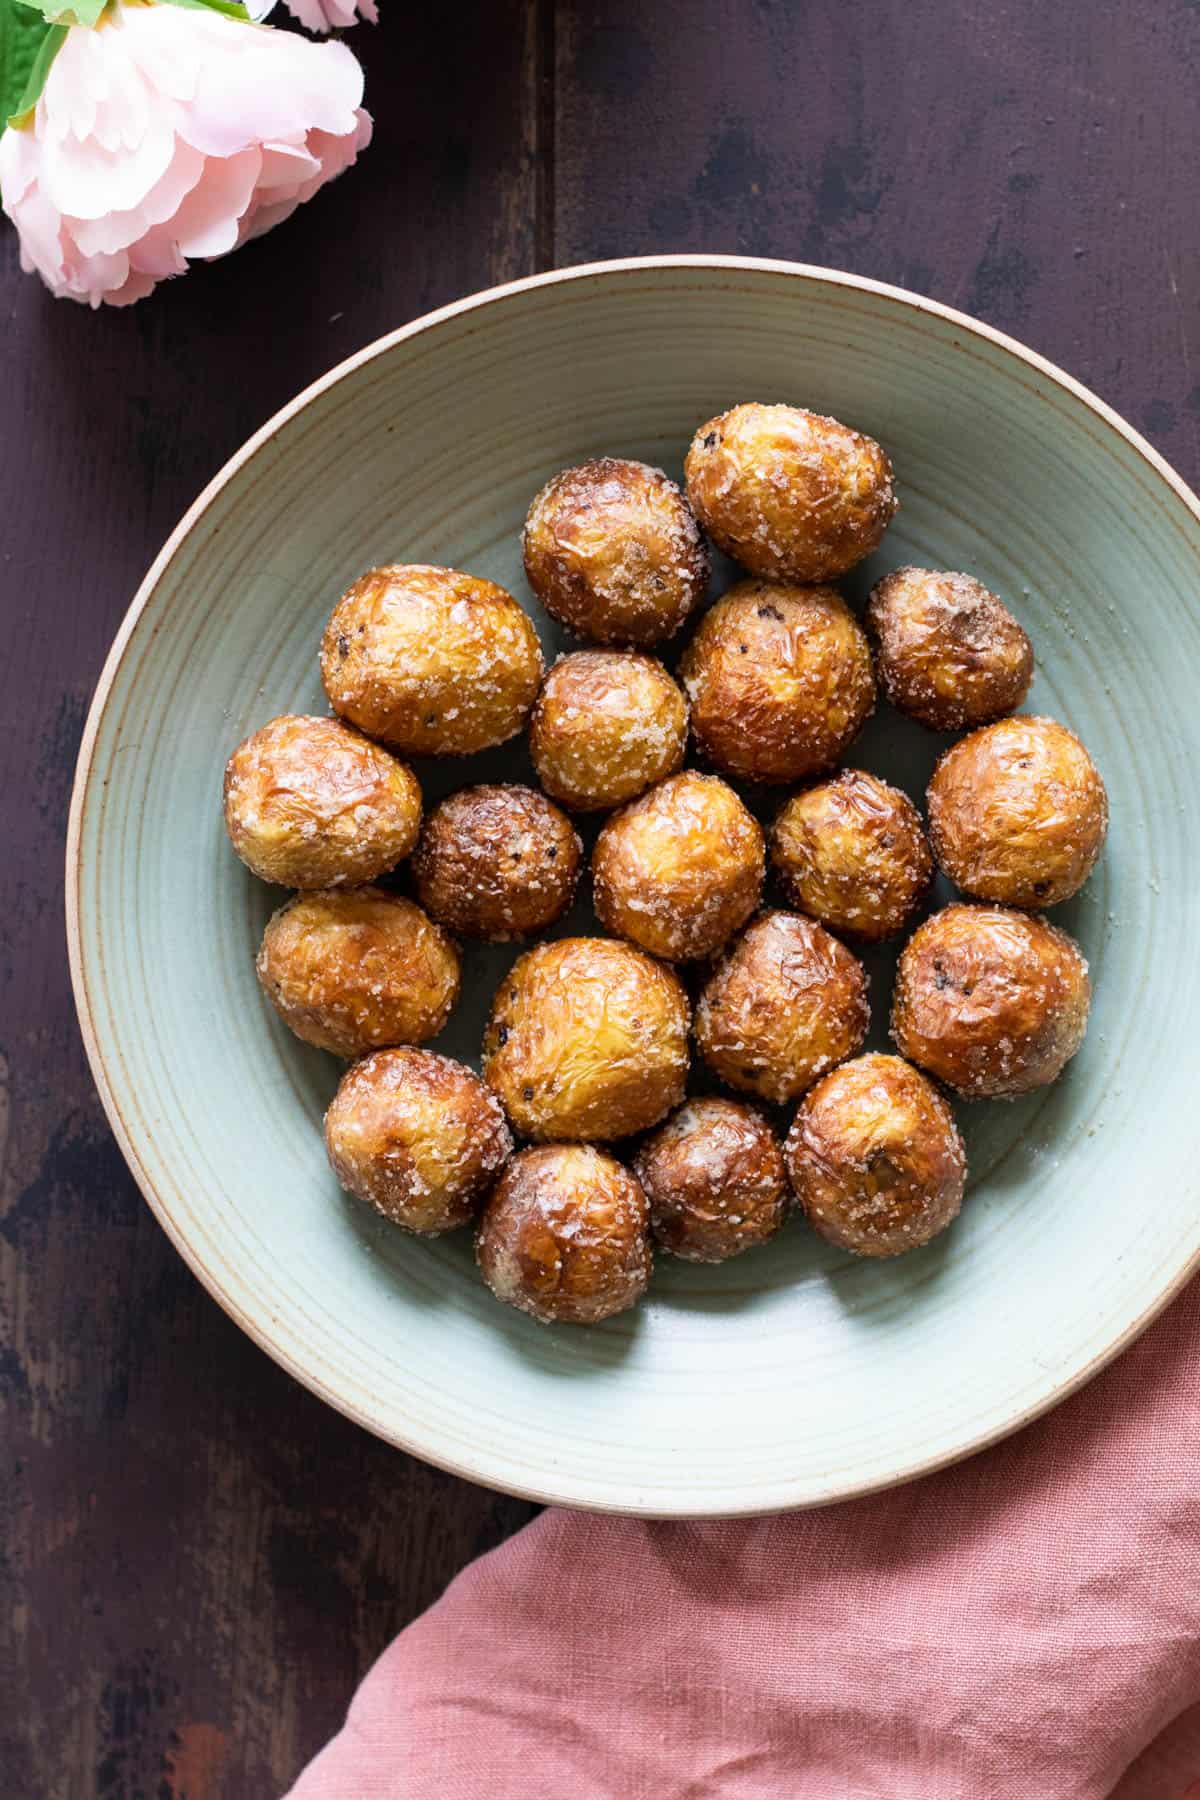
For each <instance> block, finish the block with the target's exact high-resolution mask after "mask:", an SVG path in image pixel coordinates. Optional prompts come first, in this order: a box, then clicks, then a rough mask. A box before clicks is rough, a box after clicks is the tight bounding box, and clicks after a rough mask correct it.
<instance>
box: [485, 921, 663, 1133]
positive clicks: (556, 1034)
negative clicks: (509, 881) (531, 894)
mask: <svg viewBox="0 0 1200 1800" xmlns="http://www.w3.org/2000/svg"><path fill="white" fill-rule="evenodd" d="M687 1039H688V1003H687V996H686V994H685V993H684V991H683V987H682V985H681V983H680V981H679V979H678V977H677V976H676V975H675V974H674V973H673V972H672V971H671V970H670V969H668V968H665V967H664V966H663V965H662V963H658V962H654V961H652V960H651V958H650V957H648V956H645V955H643V954H642V952H641V951H640V950H635V949H633V948H632V947H631V946H630V945H629V944H620V943H616V942H615V941H614V940H613V939H611V938H561V939H560V940H559V941H558V942H557V943H552V944H538V945H536V946H535V947H534V948H533V949H532V950H528V951H526V953H525V955H524V956H522V957H519V958H518V960H517V961H516V962H515V963H514V964H513V966H512V968H511V969H510V970H509V972H508V975H507V977H506V978H505V980H504V981H503V982H502V983H501V984H500V988H499V990H498V991H497V994H496V998H495V1000H494V1001H493V1002H492V1014H491V1018H490V1019H489V1020H488V1025H487V1030H486V1032H485V1034H484V1040H483V1056H484V1065H483V1072H484V1078H485V1079H486V1081H487V1082H488V1084H489V1086H490V1087H493V1088H494V1089H495V1090H496V1092H497V1093H498V1094H499V1096H500V1098H501V1100H502V1101H503V1103H504V1110H505V1112H506V1113H507V1114H508V1116H509V1119H510V1120H511V1121H512V1124H513V1126H514V1127H515V1128H516V1130H517V1131H519V1132H520V1133H521V1135H522V1136H523V1137H529V1138H538V1139H542V1140H546V1139H551V1138H599V1139H601V1140H604V1139H608V1138H620V1137H627V1136H629V1135H630V1134H631V1133H632V1132H635V1131H645V1130H647V1129H648V1128H649V1127H650V1126H651V1125H657V1123H658V1121H659V1120H660V1119H661V1118H662V1117H663V1115H664V1114H665V1113H668V1112H670V1110H671V1108H672V1107H673V1106H678V1104H679V1102H680V1101H681V1100H682V1099H683V1086H684V1081H685V1079H686V1077H687V1068H688V1043H687Z"/></svg>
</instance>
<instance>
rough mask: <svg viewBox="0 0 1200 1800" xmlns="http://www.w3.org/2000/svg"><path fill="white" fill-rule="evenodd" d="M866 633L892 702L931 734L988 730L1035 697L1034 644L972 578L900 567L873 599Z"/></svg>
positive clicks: (879, 587)
mask: <svg viewBox="0 0 1200 1800" xmlns="http://www.w3.org/2000/svg"><path fill="white" fill-rule="evenodd" d="M867 631H868V633H869V635H870V637H871V640H872V644H873V646H874V650H875V668H876V673H877V674H878V676H879V681H880V685H881V686H882V688H883V691H884V693H885V694H886V696H887V698H888V699H889V700H890V701H891V703H892V705H893V706H894V707H895V708H896V709H897V711H898V712H902V713H906V714H907V715H908V717H909V718H910V719H916V720H917V721H918V722H919V723H920V724H922V725H927V726H928V727H929V728H930V730H931V731H961V730H963V728H964V727H971V726H974V725H986V724H988V723H990V721H991V720H992V719H999V718H1002V717H1003V716H1004V714H1005V713H1010V712H1013V711H1014V710H1015V709H1016V708H1017V707H1018V706H1020V704H1021V702H1022V700H1024V698H1025V696H1026V694H1027V693H1028V692H1029V684H1030V682H1031V681H1032V680H1033V645H1032V644H1031V643H1030V642H1029V639H1028V637H1027V636H1026V635H1025V632H1024V631H1023V630H1022V629H1021V627H1020V626H1019V625H1018V624H1017V621H1016V620H1015V619H1014V618H1013V616H1012V614H1011V613H1010V612H1009V610H1008V608H1007V606H1005V604H1004V602H1003V600H1001V599H1000V598H999V597H998V596H997V595H996V594H993V593H992V592H991V591H990V589H988V588H985V587H984V586H983V584H982V582H979V581H976V580H975V579H974V577H973V576H971V575H957V574H944V573H942V572H941V571H939V570H936V569H913V568H904V569H896V570H895V571H894V572H893V573H892V574H891V575H885V576H884V578H883V580H882V581H881V582H880V583H879V585H878V587H877V588H876V589H875V591H874V592H873V594H872V595H871V600H870V604H869V606H868V607H867Z"/></svg>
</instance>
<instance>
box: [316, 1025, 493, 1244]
mask: <svg viewBox="0 0 1200 1800" xmlns="http://www.w3.org/2000/svg"><path fill="white" fill-rule="evenodd" d="M325 1148H326V1150H327V1151H328V1153H329V1160H330V1163H331V1164H332V1165H333V1171H334V1174H335V1175H336V1176H337V1178H338V1180H339V1181H340V1182H341V1184H342V1186H343V1187H344V1188H347V1189H349V1191H350V1193H352V1194H355V1195H357V1197H358V1198H359V1199H360V1200H366V1201H368V1202H369V1204H370V1205H372V1206H374V1207H376V1208H377V1209H378V1210H379V1211H380V1212H381V1213H382V1214H383V1215H384V1217H385V1218H387V1219H390V1220H391V1221H392V1223H393V1225H400V1226H402V1227H403V1228H404V1230H406V1231H417V1232H438V1231H452V1230H453V1229H454V1227H455V1226H457V1225H465V1224H467V1222H468V1221H469V1220H470V1219H471V1218H472V1217H473V1216H474V1214H475V1211H476V1208H477V1206H478V1204H479V1202H480V1201H481V1200H482V1198H483V1196H484V1194H485V1193H486V1192H487V1190H488V1188H489V1187H490V1186H491V1184H492V1182H493V1181H494V1179H495V1177H496V1175H497V1174H498V1172H499V1171H500V1169H502V1168H503V1166H504V1164H505V1163H506V1162H507V1160H508V1158H509V1156H510V1155H511V1154H512V1136H511V1134H510V1132H509V1129H508V1125H507V1123H506V1122H505V1118H504V1111H503V1108H502V1107H501V1105H500V1102H499V1101H498V1100H497V1098H496V1096H495V1094H493V1093H491V1092H489V1090H488V1089H487V1088H486V1087H484V1085H483V1083H482V1081H480V1079H479V1077H478V1075H474V1074H472V1072H471V1070H470V1069H467V1068H464V1066H463V1064H462V1063H459V1062H454V1061H452V1060H451V1058H450V1057H448V1056H438V1055H436V1054H435V1053H434V1052H433V1051H432V1050H376V1051H375V1053H374V1055H373V1056H364V1057H363V1058H362V1060H361V1061H360V1062H356V1063H354V1064H353V1065H352V1066H351V1067H350V1068H349V1069H347V1071H346V1073H345V1074H344V1075H343V1076H342V1080H341V1084H340V1086H339V1088H338V1091H337V1093H336V1094H335V1095H334V1097H333V1100H332V1102H331V1104H330V1107H329V1111H328V1112H327V1113H326V1114H325Z"/></svg>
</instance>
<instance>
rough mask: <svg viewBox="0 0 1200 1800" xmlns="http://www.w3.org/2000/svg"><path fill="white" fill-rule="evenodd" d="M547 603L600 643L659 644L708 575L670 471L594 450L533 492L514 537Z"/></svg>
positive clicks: (699, 539) (695, 600)
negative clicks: (593, 455) (594, 453)
mask: <svg viewBox="0 0 1200 1800" xmlns="http://www.w3.org/2000/svg"><path fill="white" fill-rule="evenodd" d="M522 548H523V550H524V555H525V573H526V575H527V576H528V578H529V585H530V587H531V588H532V589H533V591H534V593H535V594H536V595H537V597H538V599H539V600H540V601H541V603H542V605H543V606H544V607H545V608H546V611H547V612H548V613H550V614H551V616H552V617H553V618H555V619H558V620H559V621H560V623H561V624H563V625H566V626H567V627H568V628H569V629H570V630H571V631H575V632H578V633H579V635H580V636H581V637H587V638H592V639H594V640H595V641H596V642H597V643H600V644H657V643H659V642H661V640H662V639H663V638H668V637H670V636H671V634H672V633H673V632H675V631H678V629H679V627H680V626H681V625H682V624H683V621H684V620H685V619H686V618H687V616H688V614H689V613H690V612H692V611H693V610H694V608H695V607H697V606H698V605H699V603H700V601H701V600H702V599H703V597H704V590H705V588H706V587H707V585H708V549H707V546H706V545H705V542H704V538H703V535H702V533H701V531H700V528H699V526H698V525H697V524H696V521H695V519H694V518H693V516H692V512H691V509H690V507H689V506H688V503H687V501H686V500H685V499H684V497H683V495H682V494H681V493H680V491H679V489H678V488H677V487H676V486H675V483H674V482H673V481H668V480H667V477H666V476H665V475H664V474H663V472H662V470H661V469H652V468H651V467H650V466H649V464H648V463H642V462H630V461H628V460H627V459H626V458H623V457H617V456H598V457H596V458H594V460H593V461H591V462H585V463H581V464H580V465H579V467H578V468H574V469H564V470H563V471H562V473H561V474H560V475H556V476H555V477H554V479H553V480H552V481H548V482H547V483H546V486H545V487H544V488H543V489H542V491H541V493H540V494H538V495H537V497H536V498H535V500H534V502H533V504H532V506H531V507H530V508H529V515H528V517H527V518H526V520H525V535H524V538H523V540H522Z"/></svg>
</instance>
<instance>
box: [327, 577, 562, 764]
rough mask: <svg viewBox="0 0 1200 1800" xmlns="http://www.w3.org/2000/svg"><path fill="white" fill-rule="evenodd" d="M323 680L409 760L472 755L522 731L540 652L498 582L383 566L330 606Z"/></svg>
mask: <svg viewBox="0 0 1200 1800" xmlns="http://www.w3.org/2000/svg"><path fill="white" fill-rule="evenodd" d="M321 680H322V681H323V682H324V684H325V692H326V694H328V696H329V704H330V705H331V706H332V707H333V710H334V711H335V712H337V713H340V714H341V715H342V717H343V718H345V719H349V720H350V722H351V724H353V725H357V726H358V727H359V729H360V730H361V731H365V732H366V733H367V734H368V736H370V737H375V738H381V739H382V740H383V742H384V743H386V744H390V745H392V746H393V747H394V748H395V749H398V750H403V751H406V752H407V753H408V754H409V755H412V756H468V755H470V754H472V753H473V752H474V751H476V750H486V749H488V748H489V747H490V746H491V745H493V744H503V743H504V742H505V741H506V740H507V739H508V738H510V737H513V736H515V734H516V733H517V732H518V731H520V729H521V727H522V726H523V725H524V723H525V720H526V718H527V717H528V714H529V709H530V708H531V707H532V705H533V702H534V700H535V699H536V697H537V691H538V688H539V686H540V685H541V680H542V652H541V649H540V647H539V645H538V639H537V633H536V631H535V630H534V628H533V621H532V619H530V617H529V615H528V614H527V613H525V612H523V611H522V610H521V608H520V607H519V606H518V605H517V603H516V601H515V600H514V599H513V597H512V595H511V594H508V593H506V592H505V591H504V589H503V588H502V587H497V586H496V584H495V583H494V582H492V581H484V580H482V579H481V578H480V577H479V576H476V575H462V574H460V573H459V572H458V570H456V569H437V568H430V567H427V566H425V565H424V564H417V563H407V564H406V563H390V564H386V565H385V566H384V567H382V568H379V569H369V570H368V571H367V573H366V574H365V575H363V576H362V577H360V579H359V580H358V581H356V582H355V583H354V585H353V587H351V588H348V589H347V591H346V592H345V594H343V596H342V598H341V599H340V600H339V601H338V603H337V605H336V606H335V607H334V609H333V614H332V616H331V617H330V620H329V623H328V625H327V626H326V627H325V636H324V638H323V640H322V642H321Z"/></svg>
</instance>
